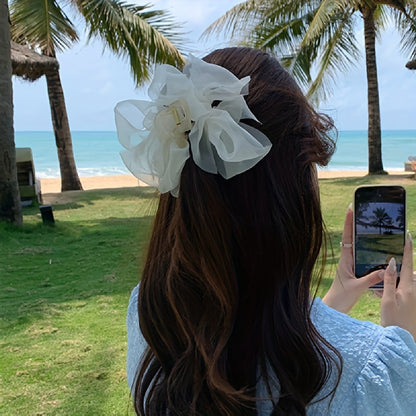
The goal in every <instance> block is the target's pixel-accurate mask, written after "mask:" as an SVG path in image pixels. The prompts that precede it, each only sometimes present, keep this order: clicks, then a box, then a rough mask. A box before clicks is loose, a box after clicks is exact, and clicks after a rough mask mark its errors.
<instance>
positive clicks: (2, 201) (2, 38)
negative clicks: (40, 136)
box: [0, 0, 22, 225]
mask: <svg viewBox="0 0 416 416" xmlns="http://www.w3.org/2000/svg"><path fill="white" fill-rule="evenodd" d="M8 16H9V8H8V4H7V0H0V114H1V117H0V220H6V221H11V222H13V223H15V224H18V225H20V224H21V223H22V211H21V206H20V195H19V186H18V182H17V170H16V151H15V147H14V130H13V99H12V63H11V55H10V25H9V21H8Z"/></svg>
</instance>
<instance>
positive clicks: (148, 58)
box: [10, 0, 183, 190]
mask: <svg viewBox="0 0 416 416" xmlns="http://www.w3.org/2000/svg"><path fill="white" fill-rule="evenodd" d="M10 12H11V21H12V30H11V32H12V38H13V39H14V40H15V41H17V42H19V43H22V44H27V45H28V46H30V47H32V48H34V49H36V50H37V51H39V52H40V53H42V54H44V55H48V56H52V57H56V53H57V52H62V51H64V50H65V49H68V48H70V47H71V46H72V45H73V44H74V42H77V41H78V40H79V34H78V31H77V28H76V27H75V24H74V22H73V20H72V19H71V16H76V17H81V18H82V20H83V21H84V23H85V26H86V28H87V33H88V39H91V38H94V37H96V38H99V39H101V40H102V42H103V44H104V47H105V48H108V49H109V50H110V51H112V52H113V53H114V54H116V55H117V56H119V57H121V58H125V59H128V61H129V63H130V68H131V71H132V73H133V76H134V79H135V81H136V82H137V83H141V82H143V81H145V80H146V79H147V78H148V77H149V71H150V68H151V66H152V65H153V64H154V63H168V64H171V65H175V66H181V65H182V64H183V58H182V55H181V54H180V52H179V51H178V49H177V48H176V47H175V46H174V43H175V44H177V45H180V44H181V33H180V29H179V27H178V25H176V24H175V23H174V22H173V20H172V18H171V17H170V15H169V14H167V13H166V12H164V11H161V10H150V8H149V5H148V4H146V5H143V6H138V5H134V4H128V3H126V2H124V1H122V0H88V1H87V0H68V1H65V0H11V1H10ZM46 79H47V84H48V94H49V101H50V105H51V112H52V122H53V126H54V131H55V137H56V145H57V149H58V158H59V163H60V168H61V178H62V190H71V189H81V183H80V181H79V178H78V174H77V171H76V167H75V161H74V157H73V152H72V141H71V134H70V131H69V123H68V119H67V116H66V107H65V100H64V94H63V90H62V86H61V81H60V77H59V71H54V72H51V73H48V74H46Z"/></svg>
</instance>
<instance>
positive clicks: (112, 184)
mask: <svg viewBox="0 0 416 416" xmlns="http://www.w3.org/2000/svg"><path fill="white" fill-rule="evenodd" d="M366 173H367V172H366V171H358V170H357V171H352V170H343V171H334V170H320V171H318V176H319V178H322V179H330V178H345V177H360V176H364V175H366ZM411 177H414V173H412V172H399V171H394V172H390V175H389V176H388V178H389V179H396V180H397V179H400V180H403V179H408V178H411ZM80 179H81V183H82V187H83V188H84V190H89V189H111V188H126V187H134V186H145V184H144V183H143V182H140V181H139V180H138V179H137V178H135V177H134V176H133V175H118V176H91V177H81V178H80ZM40 183H41V189H42V197H43V203H44V204H59V203H61V204H62V203H65V202H67V201H70V200H71V199H72V198H71V197H72V196H73V195H74V193H76V192H79V191H69V192H60V190H61V180H60V178H41V179H40Z"/></svg>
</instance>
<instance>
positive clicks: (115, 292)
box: [0, 176, 416, 416]
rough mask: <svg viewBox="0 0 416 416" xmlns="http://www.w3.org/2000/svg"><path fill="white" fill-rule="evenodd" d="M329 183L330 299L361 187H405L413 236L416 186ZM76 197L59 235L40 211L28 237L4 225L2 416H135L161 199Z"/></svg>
mask: <svg viewBox="0 0 416 416" xmlns="http://www.w3.org/2000/svg"><path fill="white" fill-rule="evenodd" d="M404 182H405V183H404ZM320 183H321V197H322V205H323V210H324V217H325V220H326V223H327V227H328V231H329V235H330V238H331V241H332V243H333V251H331V249H330V250H329V253H328V259H327V263H328V267H327V269H326V272H325V276H324V279H323V281H322V284H321V287H320V290H319V293H321V294H322V293H324V292H325V291H326V289H327V288H328V287H329V285H330V282H331V279H332V276H333V275H334V272H335V265H336V262H337V258H338V255H339V246H338V242H339V240H340V237H341V232H342V227H343V221H344V214H345V211H346V208H347V206H348V204H349V203H350V202H352V195H353V190H354V188H355V187H356V186H358V185H361V184H370V183H401V184H404V185H405V187H406V189H407V191H408V214H409V218H408V228H409V229H410V230H411V231H412V230H413V231H416V216H414V214H413V212H412V207H414V206H415V203H416V182H415V181H414V180H409V179H402V178H400V179H399V178H394V177H391V176H389V177H370V178H354V179H325V180H321V181H320ZM68 195H69V196H68V198H67V200H68V202H66V203H65V204H62V205H55V206H54V207H53V210H54V216H55V219H56V224H55V226H47V225H43V224H42V221H41V218H40V214H39V210H38V208H37V207H33V208H25V209H24V225H23V227H21V228H20V229H16V228H14V227H13V226H11V225H8V224H0V236H1V238H0V357H1V359H0V409H1V411H0V413H1V415H2V416H15V415H37V416H41V415H48V416H49V415H83V416H84V415H132V414H133V410H132V406H131V405H130V397H129V392H128V389H127V386H126V373H125V365H124V362H125V354H126V330H125V312H126V307H127V303H128V299H129V294H130V291H131V289H132V288H133V287H134V286H135V285H136V284H137V282H138V279H139V270H140V268H141V264H142V261H143V257H144V253H145V249H146V241H147V238H148V236H149V231H150V226H151V223H152V217H153V214H154V212H155V208H156V199H155V192H154V191H153V190H152V189H149V188H128V189H118V190H100V191H85V192H72V193H70V194H68ZM352 315H353V316H355V317H357V318H360V319H366V320H371V321H374V322H378V321H379V300H378V299H376V298H374V297H372V296H371V294H370V293H368V294H365V295H363V297H362V298H361V300H360V302H359V303H358V304H357V305H356V307H355V308H354V310H353V311H352Z"/></svg>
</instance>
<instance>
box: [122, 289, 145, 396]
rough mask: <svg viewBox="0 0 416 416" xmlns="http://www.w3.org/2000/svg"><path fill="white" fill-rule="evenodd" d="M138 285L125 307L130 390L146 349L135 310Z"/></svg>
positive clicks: (127, 366) (127, 367)
mask: <svg viewBox="0 0 416 416" xmlns="http://www.w3.org/2000/svg"><path fill="white" fill-rule="evenodd" d="M138 295H139V285H137V286H136V287H135V288H134V289H133V290H132V292H131V295H130V300H129V305H128V307H127V318H126V324H127V362H126V370H127V383H128V385H129V388H130V391H132V388H133V383H134V377H135V375H136V371H137V368H138V366H139V363H140V360H141V358H142V356H143V353H144V352H145V349H146V346H147V344H146V341H145V339H144V338H143V335H142V333H141V331H140V325H139V315H138V311H137V306H138V303H137V302H138Z"/></svg>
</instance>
